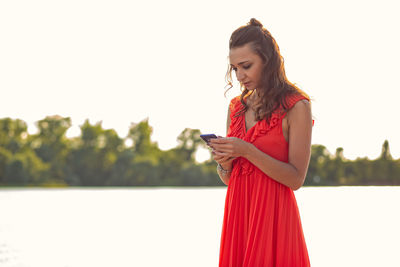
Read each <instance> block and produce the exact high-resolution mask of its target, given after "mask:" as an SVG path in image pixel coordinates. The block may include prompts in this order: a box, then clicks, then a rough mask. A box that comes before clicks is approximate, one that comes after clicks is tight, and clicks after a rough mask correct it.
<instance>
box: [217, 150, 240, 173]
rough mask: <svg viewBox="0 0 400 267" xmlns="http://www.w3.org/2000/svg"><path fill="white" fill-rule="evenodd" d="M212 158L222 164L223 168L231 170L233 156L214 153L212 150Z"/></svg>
mask: <svg viewBox="0 0 400 267" xmlns="http://www.w3.org/2000/svg"><path fill="white" fill-rule="evenodd" d="M212 155H213V159H214V160H215V161H216V162H217V163H218V164H220V165H221V166H222V168H223V169H224V170H228V171H230V170H232V162H233V160H234V159H235V157H227V156H220V155H216V154H215V152H214V151H212Z"/></svg>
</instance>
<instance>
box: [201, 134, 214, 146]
mask: <svg viewBox="0 0 400 267" xmlns="http://www.w3.org/2000/svg"><path fill="white" fill-rule="evenodd" d="M200 137H201V139H203V140H204V142H206V143H207V145H208V144H209V142H210V139H213V138H217V136H216V135H215V134H201V135H200Z"/></svg>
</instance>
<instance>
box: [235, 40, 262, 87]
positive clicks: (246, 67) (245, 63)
mask: <svg viewBox="0 0 400 267" xmlns="http://www.w3.org/2000/svg"><path fill="white" fill-rule="evenodd" d="M229 61H230V64H231V66H232V69H233V70H234V71H235V73H236V78H237V79H238V81H239V82H240V83H241V84H242V85H243V86H244V87H246V89H247V90H254V89H256V88H257V87H259V86H260V83H261V73H262V68H263V61H262V59H261V57H260V56H259V55H257V54H256V53H254V52H253V50H252V49H251V47H250V44H245V45H244V46H241V47H235V48H232V49H231V50H230V51H229Z"/></svg>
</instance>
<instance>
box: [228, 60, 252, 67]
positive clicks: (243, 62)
mask: <svg viewBox="0 0 400 267" xmlns="http://www.w3.org/2000/svg"><path fill="white" fill-rule="evenodd" d="M246 62H249V60H246V61H242V62H240V63H238V65H242V64H244V63H246ZM231 66H232V67H233V66H234V65H233V64H231Z"/></svg>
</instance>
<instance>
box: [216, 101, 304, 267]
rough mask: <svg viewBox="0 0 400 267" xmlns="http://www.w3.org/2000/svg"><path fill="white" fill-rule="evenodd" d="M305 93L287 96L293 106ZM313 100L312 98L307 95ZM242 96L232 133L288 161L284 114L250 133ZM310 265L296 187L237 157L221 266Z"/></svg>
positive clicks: (260, 123)
mask: <svg viewBox="0 0 400 267" xmlns="http://www.w3.org/2000/svg"><path fill="white" fill-rule="evenodd" d="M302 99H307V98H305V97H303V96H292V97H290V98H288V104H289V109H290V108H291V107H293V106H294V104H295V103H297V101H299V100H302ZM307 100H308V99H307ZM241 108H242V104H241V102H240V97H236V98H234V99H232V101H231V104H230V111H231V124H230V126H229V130H228V136H234V137H238V138H240V139H243V140H245V141H247V142H250V143H252V144H254V145H255V146H256V147H257V148H258V149H260V150H261V151H263V152H264V153H266V154H268V155H270V156H271V157H274V158H276V159H278V160H280V161H284V162H288V148H289V144H288V142H287V141H286V140H285V138H284V136H283V134H282V119H283V117H284V116H285V114H279V113H278V112H275V113H274V114H273V115H272V117H271V120H270V123H269V124H268V123H267V122H266V120H265V119H264V120H261V121H258V122H257V123H256V125H254V126H253V127H252V128H250V129H249V131H247V132H246V127H245V119H244V114H243V115H241V116H239V117H234V115H235V113H236V112H237V111H238V110H240V109H241ZM261 266H262V267H303V266H310V261H309V257H308V252H307V247H306V243H305V240H304V235H303V230H302V226H301V220H300V215H299V210H298V207H297V202H296V198H295V195H294V193H293V190H292V189H290V188H289V187H287V186H285V185H283V184H281V183H279V182H277V181H275V180H273V179H272V178H270V177H269V176H268V175H266V174H265V173H263V172H262V171H261V170H260V169H258V168H257V167H256V166H254V165H253V164H252V163H250V162H249V161H248V160H246V159H245V158H242V157H239V158H237V159H235V160H234V162H233V169H232V173H231V176H230V180H229V183H228V188H227V193H226V199H225V211H224V219H223V226H222V233H221V244H220V257H219V267H261Z"/></svg>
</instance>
